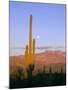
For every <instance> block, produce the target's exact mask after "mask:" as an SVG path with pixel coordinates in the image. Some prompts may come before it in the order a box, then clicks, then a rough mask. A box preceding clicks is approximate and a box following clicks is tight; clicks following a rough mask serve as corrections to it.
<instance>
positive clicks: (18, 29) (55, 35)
mask: <svg viewBox="0 0 68 90" xmlns="http://www.w3.org/2000/svg"><path fill="white" fill-rule="evenodd" d="M9 7H10V9H9V12H10V13H9V18H10V21H9V25H10V48H16V47H25V46H26V44H27V43H28V39H29V30H30V27H29V24H30V15H32V31H33V32H32V34H33V38H35V39H36V47H40V46H44V47H46V46H54V47H58V46H62V47H65V33H66V32H65V31H66V30H65V28H66V25H65V10H66V6H65V5H64V4H47V3H30V2H19V1H10V2H9ZM11 53H13V51H11Z"/></svg>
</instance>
